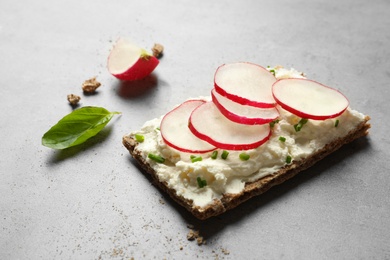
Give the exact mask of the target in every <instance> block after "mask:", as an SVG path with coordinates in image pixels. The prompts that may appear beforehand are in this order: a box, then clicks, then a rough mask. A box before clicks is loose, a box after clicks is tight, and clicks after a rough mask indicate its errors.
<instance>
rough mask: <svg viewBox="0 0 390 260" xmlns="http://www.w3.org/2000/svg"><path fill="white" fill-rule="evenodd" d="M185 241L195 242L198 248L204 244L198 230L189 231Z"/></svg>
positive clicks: (204, 241)
mask: <svg viewBox="0 0 390 260" xmlns="http://www.w3.org/2000/svg"><path fill="white" fill-rule="evenodd" d="M187 240H189V241H194V240H196V243H197V244H198V246H201V245H204V244H206V240H205V239H204V238H203V237H202V236H201V235H200V234H199V230H194V229H190V231H189V232H188V234H187Z"/></svg>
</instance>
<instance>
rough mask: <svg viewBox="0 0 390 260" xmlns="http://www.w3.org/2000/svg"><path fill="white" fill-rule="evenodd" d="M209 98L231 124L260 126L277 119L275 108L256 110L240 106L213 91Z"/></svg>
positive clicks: (255, 108)
mask: <svg viewBox="0 0 390 260" xmlns="http://www.w3.org/2000/svg"><path fill="white" fill-rule="evenodd" d="M211 97H212V100H213V102H214V104H215V105H216V106H217V108H218V109H219V111H220V112H221V113H222V114H223V115H224V116H225V117H226V118H228V119H230V120H231V121H233V122H236V123H240V124H246V125H262V124H267V123H269V122H272V121H273V120H275V119H276V118H278V117H279V111H278V110H277V108H276V107H272V108H258V107H254V106H248V105H241V104H239V103H236V102H234V101H232V100H230V99H228V98H226V97H224V96H222V95H220V94H219V93H218V92H217V91H216V90H215V89H213V90H212V91H211Z"/></svg>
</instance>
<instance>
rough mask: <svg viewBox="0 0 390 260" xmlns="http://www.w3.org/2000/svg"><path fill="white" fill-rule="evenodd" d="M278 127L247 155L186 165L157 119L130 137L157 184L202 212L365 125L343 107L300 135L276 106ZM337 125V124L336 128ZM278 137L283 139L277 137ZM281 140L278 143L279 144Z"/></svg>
mask: <svg viewBox="0 0 390 260" xmlns="http://www.w3.org/2000/svg"><path fill="white" fill-rule="evenodd" d="M269 69H270V70H272V69H273V70H274V71H275V75H276V77H277V78H287V77H303V76H302V73H300V72H298V71H296V70H294V69H290V70H287V69H284V68H281V67H275V68H269ZM278 109H279V112H280V117H279V122H278V123H276V124H275V125H274V126H273V128H272V135H271V138H270V139H269V140H268V141H267V142H266V143H265V144H263V145H261V146H260V147H258V148H256V149H251V150H247V151H228V152H229V155H228V157H227V158H226V159H222V158H221V154H222V152H223V151H222V150H217V151H218V156H217V158H216V159H212V158H211V154H212V153H211V152H210V153H205V154H196V156H201V157H202V160H201V161H197V162H191V158H190V156H191V155H195V154H190V153H183V152H180V151H177V150H175V149H173V148H171V147H169V146H167V145H166V144H165V143H164V141H163V140H162V137H161V134H160V131H159V130H158V129H159V127H160V122H161V119H162V117H160V118H156V119H153V120H150V121H148V122H146V123H145V124H144V126H143V127H142V129H141V130H139V131H135V132H132V133H130V135H131V136H133V137H134V135H135V134H140V135H143V136H144V141H143V142H141V143H139V145H138V146H137V147H136V150H137V151H139V152H140V153H141V154H142V156H143V157H144V158H145V160H146V161H147V162H148V163H149V164H150V165H151V166H152V167H153V169H154V170H155V171H156V173H157V175H158V177H159V179H160V181H165V182H167V183H168V186H169V187H170V188H173V189H175V190H176V191H177V194H178V195H181V196H183V197H184V198H186V199H190V200H193V203H194V204H195V205H197V206H200V207H203V206H205V205H207V204H208V203H210V202H212V201H213V199H215V198H220V197H222V195H223V194H224V193H233V194H234V193H239V192H241V191H242V190H243V189H244V186H245V182H248V181H254V180H257V179H259V178H262V177H264V176H267V175H270V174H273V173H274V172H276V171H278V170H279V169H280V168H282V167H283V166H285V165H286V164H287V162H286V160H287V158H288V157H290V158H291V159H292V162H293V161H294V160H300V159H302V158H305V157H307V156H309V155H311V154H313V153H315V152H316V151H318V150H320V149H322V148H323V147H324V146H325V145H326V144H327V143H329V142H331V141H333V140H335V139H337V138H339V137H342V136H345V135H347V134H348V132H349V131H351V130H352V129H354V128H355V127H356V126H357V125H358V124H360V123H361V122H362V121H364V117H365V116H364V115H363V114H361V113H359V112H357V111H354V110H352V109H350V108H348V109H347V110H346V111H345V112H344V113H343V114H342V115H340V116H339V117H337V118H335V119H327V120H322V121H317V120H308V122H307V123H306V124H305V125H304V126H303V127H302V129H301V130H300V131H298V132H297V131H295V129H294V125H295V124H297V123H298V122H299V120H300V118H299V117H297V116H295V115H293V114H291V113H289V112H287V111H286V110H284V109H282V108H281V107H278ZM336 121H337V123H336ZM280 137H282V138H280ZM280 139H282V140H283V141H281V140H280ZM243 152H245V153H246V154H248V155H249V156H250V158H249V160H246V161H242V160H241V159H240V157H239V155H240V154H241V153H243ZM150 153H152V154H155V155H160V156H162V157H164V158H165V162H164V163H157V162H155V161H153V160H151V159H149V158H148V154H150ZM198 177H200V178H201V179H202V180H206V182H207V185H206V186H205V187H202V188H199V186H198V182H197V178H198Z"/></svg>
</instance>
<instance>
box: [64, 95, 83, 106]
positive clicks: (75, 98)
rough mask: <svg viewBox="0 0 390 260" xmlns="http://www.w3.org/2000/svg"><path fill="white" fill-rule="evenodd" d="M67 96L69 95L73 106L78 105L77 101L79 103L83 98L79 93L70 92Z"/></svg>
mask: <svg viewBox="0 0 390 260" xmlns="http://www.w3.org/2000/svg"><path fill="white" fill-rule="evenodd" d="M67 97H68V101H69V103H70V104H71V105H72V106H75V105H77V103H79V101H80V99H81V98H80V97H79V96H77V95H75V94H69V95H68V96H67Z"/></svg>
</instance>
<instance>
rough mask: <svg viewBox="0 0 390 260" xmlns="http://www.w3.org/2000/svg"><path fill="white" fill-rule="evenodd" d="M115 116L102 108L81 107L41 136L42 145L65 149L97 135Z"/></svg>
mask: <svg viewBox="0 0 390 260" xmlns="http://www.w3.org/2000/svg"><path fill="white" fill-rule="evenodd" d="M115 114H120V112H110V111H108V110H106V109H105V108H102V107H92V106H87V107H82V108H79V109H76V110H73V111H72V112H71V113H70V114H68V115H66V116H64V117H63V118H62V119H61V120H60V121H58V123H57V124H55V125H54V126H53V127H52V128H50V130H49V131H47V132H46V133H45V134H44V135H43V136H42V145H44V146H47V147H50V148H53V149H65V148H68V147H72V146H75V145H79V144H81V143H84V142H85V141H86V140H88V139H89V138H91V137H93V136H95V135H97V134H98V133H99V132H100V131H101V130H102V129H103V128H104V127H105V126H106V125H107V124H108V122H110V120H111V118H112V117H113V116H114V115H115Z"/></svg>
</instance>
